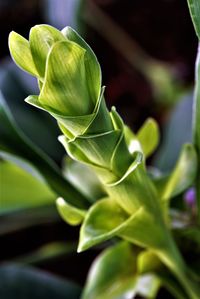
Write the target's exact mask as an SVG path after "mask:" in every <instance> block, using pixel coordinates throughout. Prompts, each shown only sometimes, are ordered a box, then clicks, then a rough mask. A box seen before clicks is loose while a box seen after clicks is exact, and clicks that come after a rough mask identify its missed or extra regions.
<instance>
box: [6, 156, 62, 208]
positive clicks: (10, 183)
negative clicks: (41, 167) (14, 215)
mask: <svg viewBox="0 0 200 299" xmlns="http://www.w3.org/2000/svg"><path fill="white" fill-rule="evenodd" d="M55 199H56V195H55V194H54V193H53V192H52V191H51V190H50V189H49V188H48V186H47V185H46V184H45V183H44V182H41V181H39V180H38V179H36V178H35V177H33V176H32V175H31V174H30V173H28V172H26V171H24V170H23V169H21V168H20V167H19V166H17V165H15V164H12V163H10V162H8V161H4V160H0V214H2V213H4V212H8V211H11V210H18V209H24V208H29V207H36V206H42V205H46V204H53V203H54V201H55Z"/></svg>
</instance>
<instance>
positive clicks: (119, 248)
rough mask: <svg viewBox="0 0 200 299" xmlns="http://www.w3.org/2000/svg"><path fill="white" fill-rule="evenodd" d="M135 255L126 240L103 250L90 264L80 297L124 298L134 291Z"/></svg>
mask: <svg viewBox="0 0 200 299" xmlns="http://www.w3.org/2000/svg"><path fill="white" fill-rule="evenodd" d="M136 284H137V276H136V257H135V256H134V253H133V251H132V248H131V245H130V244H128V243H126V242H120V243H119V244H117V245H115V246H112V247H111V248H108V249H106V250H105V251H103V253H102V254H101V255H99V256H98V257H97V259H96V260H95V261H94V263H93V264H92V267H91V269H90V272H89V275H88V278H87V282H86V286H85V288H84V291H83V295H82V297H81V298H82V299H93V298H95V299H101V298H104V299H126V298H132V297H133V296H134V295H135V293H136Z"/></svg>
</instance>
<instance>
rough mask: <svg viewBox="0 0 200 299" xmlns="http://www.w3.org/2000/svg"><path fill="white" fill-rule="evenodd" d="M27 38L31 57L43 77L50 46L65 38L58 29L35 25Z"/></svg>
mask: <svg viewBox="0 0 200 299" xmlns="http://www.w3.org/2000/svg"><path fill="white" fill-rule="evenodd" d="M29 39H30V49H31V54H32V57H33V58H32V59H33V61H34V63H35V66H36V68H37V71H38V74H39V76H40V78H44V75H45V66H46V60H47V56H48V53H49V51H50V49H51V47H52V46H53V45H54V44H55V43H56V42H58V41H62V40H65V38H64V36H63V34H62V33H61V32H60V31H59V30H57V29H55V28H54V27H52V26H49V25H36V26H34V27H32V28H31V30H30V36H29ZM11 53H12V51H11Z"/></svg>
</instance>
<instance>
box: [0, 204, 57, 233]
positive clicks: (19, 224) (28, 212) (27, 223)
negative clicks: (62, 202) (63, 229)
mask: <svg viewBox="0 0 200 299" xmlns="http://www.w3.org/2000/svg"><path fill="white" fill-rule="evenodd" d="M6 211H7V212H5V213H2V214H1V212H0V222H1V226H0V236H2V235H6V234H10V233H13V232H18V231H20V230H23V229H27V228H29V227H33V226H36V225H44V224H49V223H51V224H52V223H57V222H59V221H60V216H59V214H58V212H57V210H56V207H55V205H54V204H53V205H52V204H50V205H42V204H39V205H38V206H34V207H30V208H22V209H18V210H14V209H13V208H11V209H10V210H8V209H7V210H6ZM2 212H3V211H2Z"/></svg>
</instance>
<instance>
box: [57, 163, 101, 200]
mask: <svg viewBox="0 0 200 299" xmlns="http://www.w3.org/2000/svg"><path fill="white" fill-rule="evenodd" d="M63 173H64V176H65V177H66V178H67V179H68V181H69V182H71V183H72V184H73V185H74V186H76V187H77V189H78V190H80V191H81V192H82V193H83V194H85V195H86V196H87V197H88V198H89V199H90V201H91V202H95V201H96V200H98V199H100V198H102V197H103V196H105V190H104V187H103V185H102V184H101V182H100V180H99V179H98V177H97V175H96V173H95V172H94V171H93V169H92V168H90V167H88V166H87V165H86V164H82V163H79V162H77V161H74V160H72V159H70V158H66V159H65V160H64V166H63Z"/></svg>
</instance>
